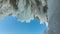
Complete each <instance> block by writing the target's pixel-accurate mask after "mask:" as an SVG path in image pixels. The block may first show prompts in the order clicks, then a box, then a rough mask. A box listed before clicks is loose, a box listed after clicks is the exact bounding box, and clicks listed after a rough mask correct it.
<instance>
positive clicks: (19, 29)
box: [0, 16, 46, 34]
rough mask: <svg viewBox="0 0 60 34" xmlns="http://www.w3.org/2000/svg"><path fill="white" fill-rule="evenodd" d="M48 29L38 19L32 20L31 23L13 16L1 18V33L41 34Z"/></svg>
mask: <svg viewBox="0 0 60 34" xmlns="http://www.w3.org/2000/svg"><path fill="white" fill-rule="evenodd" d="M44 29H46V26H45V24H44V25H42V24H40V23H39V21H38V20H37V19H34V20H31V22H30V23H26V22H24V23H21V22H19V21H17V18H16V17H15V18H13V17H12V16H8V17H5V18H4V19H3V20H0V34H41V33H42V32H43V31H44Z"/></svg>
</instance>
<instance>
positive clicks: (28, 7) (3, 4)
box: [0, 0, 48, 25]
mask: <svg viewBox="0 0 60 34" xmlns="http://www.w3.org/2000/svg"><path fill="white" fill-rule="evenodd" d="M47 8H48V6H47V0H0V18H2V17H5V16H17V17H18V20H19V21H21V22H23V21H26V22H30V20H32V19H34V18H37V19H38V20H39V21H40V23H44V22H45V23H46V25H48V17H47Z"/></svg>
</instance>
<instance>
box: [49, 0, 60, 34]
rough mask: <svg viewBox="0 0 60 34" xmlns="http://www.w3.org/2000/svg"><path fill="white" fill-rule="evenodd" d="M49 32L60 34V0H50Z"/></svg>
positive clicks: (50, 33)
mask: <svg viewBox="0 0 60 34" xmlns="http://www.w3.org/2000/svg"><path fill="white" fill-rule="evenodd" d="M48 5H49V9H48V15H49V16H48V17H49V23H48V24H49V25H48V27H49V30H48V34H60V0H48Z"/></svg>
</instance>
